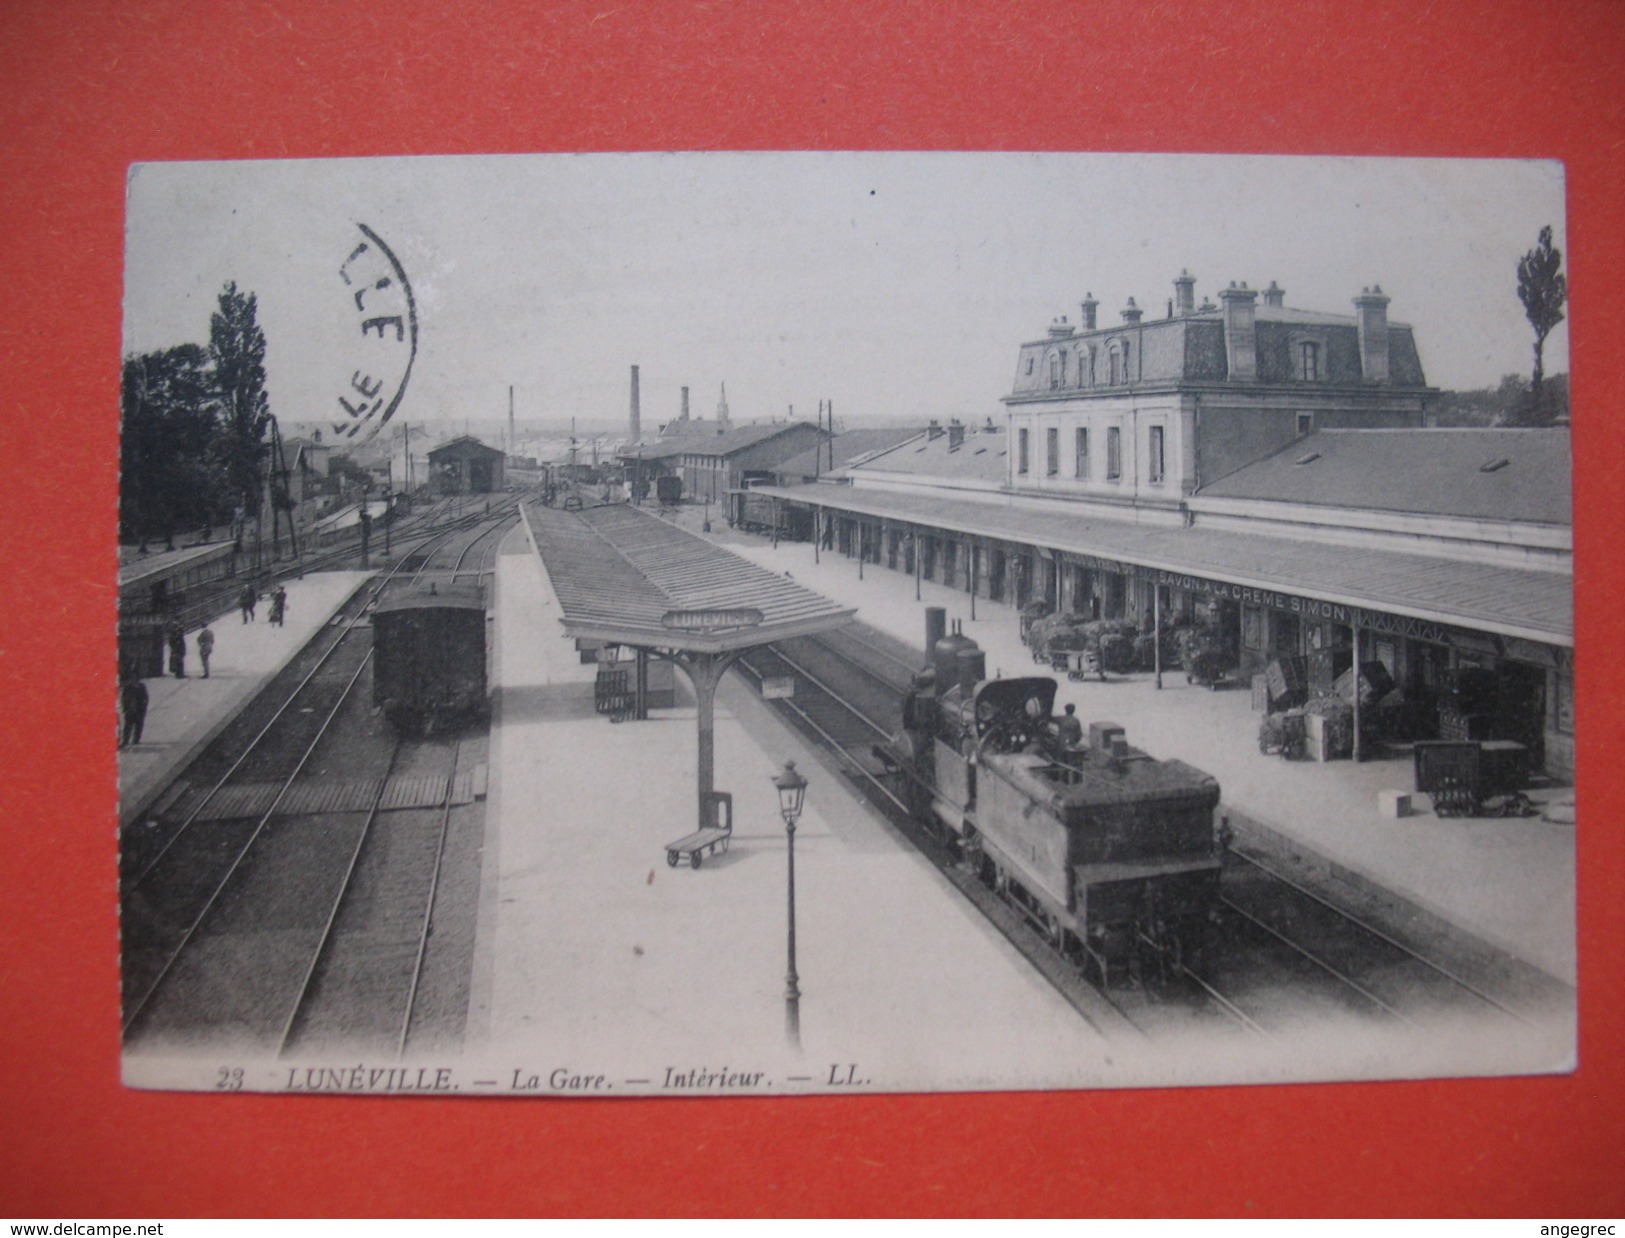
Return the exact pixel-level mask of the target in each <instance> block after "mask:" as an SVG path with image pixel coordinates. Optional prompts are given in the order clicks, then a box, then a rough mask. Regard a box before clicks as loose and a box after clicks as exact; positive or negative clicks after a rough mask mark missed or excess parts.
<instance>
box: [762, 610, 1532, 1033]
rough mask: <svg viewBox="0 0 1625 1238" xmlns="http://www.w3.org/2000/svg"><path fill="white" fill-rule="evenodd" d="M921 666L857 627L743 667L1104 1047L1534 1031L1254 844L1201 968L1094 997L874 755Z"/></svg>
mask: <svg viewBox="0 0 1625 1238" xmlns="http://www.w3.org/2000/svg"><path fill="white" fill-rule="evenodd" d="M911 654H912V651H909V650H908V649H907V648H906V647H905V646H903V645H901V644H900V643H899V642H896V641H893V640H892V639H891V638H889V637H886V636H884V635H882V634H880V633H875V632H872V631H870V630H867V629H864V628H863V627H862V626H861V625H856V624H854V625H851V628H850V629H848V630H843V631H840V632H835V633H828V634H825V635H822V636H817V637H808V638H802V639H800V640H796V641H790V642H784V643H782V644H781V645H776V646H770V647H768V648H766V649H763V650H757V651H752V653H751V654H749V655H747V656H746V657H743V658H741V659H740V662H739V668H740V670H741V672H742V673H743V674H744V675H745V676H746V677H747V678H749V679H752V680H754V681H755V682H757V683H759V682H760V681H761V679H763V678H765V677H768V676H782V675H787V674H788V675H794V676H795V678H796V681H797V682H796V695H795V697H793V698H791V699H789V700H778V701H775V702H774V705H775V706H776V707H777V708H778V709H779V710H780V711H781V712H783V713H784V714H785V715H787V716H788V718H789V720H790V721H791V722H792V724H793V725H795V726H796V727H797V729H799V730H801V731H802V732H803V733H804V734H805V735H807V736H808V737H809V738H810V739H811V740H812V741H813V742H814V743H815V744H817V745H819V746H820V747H821V749H822V750H823V752H824V754H825V756H826V759H827V760H829V761H830V762H831V763H832V764H833V765H834V766H835V767H836V768H838V769H840V770H841V771H842V772H843V773H844V774H845V775H846V776H847V777H848V778H849V780H850V781H851V782H852V783H853V784H854V785H855V786H856V787H857V789H858V790H859V791H860V792H861V793H862V794H863V795H864V797H865V798H866V799H867V800H868V801H869V802H870V803H871V804H872V805H873V806H874V807H875V808H876V809H877V810H878V811H879V812H880V813H881V814H882V815H883V816H884V818H885V819H886V820H887V821H888V822H889V823H890V824H891V825H892V826H893V828H895V829H896V830H897V831H898V832H899V833H900V834H901V835H902V836H903V837H905V838H907V839H908V840H909V841H910V842H911V843H912V844H913V845H915V846H916V847H917V848H918V849H919V850H920V851H921V852H922V853H923V854H925V855H926V856H927V858H929V859H930V860H931V862H932V863H933V864H934V865H935V866H936V868H937V869H938V871H939V872H941V873H942V875H943V876H944V877H945V878H946V879H947V880H948V881H949V882H950V883H951V884H953V885H954V886H955V887H956V888H957V889H959V890H960V892H961V893H962V894H964V895H965V896H966V897H967V898H968V899H969V900H970V901H971V902H972V903H973V904H974V905H975V906H976V907H977V908H978V909H979V910H980V911H982V912H983V914H984V915H986V916H987V917H988V918H989V920H990V921H992V922H993V923H994V924H995V925H996V926H997V927H998V928H999V930H1000V932H1001V933H1002V934H1003V935H1004V936H1005V937H1006V938H1007V939H1008V940H1009V941H1010V942H1011V943H1012V944H1013V945H1014V946H1015V948H1016V949H1017V950H1018V951H1019V952H1020V953H1021V954H1022V956H1023V957H1024V958H1026V959H1027V960H1028V961H1029V962H1030V963H1031V964H1032V965H1033V966H1034V967H1035V968H1037V970H1038V971H1039V972H1040V973H1041V974H1043V975H1044V976H1045V977H1046V979H1048V980H1049V981H1050V983H1051V984H1052V985H1054V986H1055V988H1056V989H1057V990H1058V991H1059V992H1060V993H1061V995H1062V996H1063V997H1064V998H1065V999H1066V1000H1067V1001H1068V1002H1069V1003H1070V1004H1071V1005H1072V1006H1073V1007H1074V1009H1076V1010H1078V1012H1079V1013H1080V1014H1081V1015H1083V1017H1084V1018H1085V1019H1087V1020H1088V1021H1089V1022H1090V1023H1091V1024H1093V1025H1094V1026H1095V1027H1096V1028H1097V1029H1098V1030H1100V1031H1102V1032H1103V1033H1104V1034H1107V1035H1113V1034H1124V1033H1127V1034H1130V1035H1135V1036H1143V1037H1146V1038H1149V1039H1153V1040H1159V1039H1163V1038H1171V1037H1175V1036H1178V1035H1182V1034H1184V1033H1187V1032H1190V1031H1192V1030H1200V1031H1203V1032H1204V1033H1211V1032H1214V1031H1229V1032H1233V1033H1237V1034H1240V1035H1243V1036H1246V1037H1251V1038H1257V1039H1262V1040H1265V1041H1268V1040H1272V1039H1274V1038H1276V1037H1278V1036H1283V1035H1289V1034H1291V1033H1292V1032H1293V1031H1294V1030H1295V1029H1297V1028H1299V1027H1301V1026H1307V1025H1314V1026H1321V1027H1323V1026H1325V1024H1326V1020H1327V1019H1335V1020H1340V1021H1344V1022H1347V1021H1350V1020H1353V1021H1364V1022H1370V1023H1373V1024H1377V1025H1383V1024H1388V1025H1393V1026H1395V1027H1400V1028H1410V1029H1414V1028H1415V1027H1416V1026H1418V1024H1419V1023H1420V1022H1422V1021H1425V1020H1427V1019H1428V1018H1430V1017H1432V1016H1435V1015H1440V1014H1452V1015H1453V1014H1460V1013H1463V1012H1470V1013H1473V1014H1475V1015H1477V1014H1483V1015H1488V1016H1491V1017H1493V1018H1495V1019H1501V1020H1508V1021H1515V1022H1524V1021H1526V1019H1525V1016H1524V1014H1522V1013H1520V1011H1519V1010H1518V1009H1517V1008H1516V1005H1515V1004H1514V1003H1512V1002H1509V1001H1506V1000H1503V999H1502V998H1501V997H1499V996H1497V995H1496V994H1495V993H1494V992H1492V991H1491V988H1492V987H1493V986H1492V985H1490V984H1488V983H1486V982H1483V981H1481V980H1477V979H1475V978H1473V977H1471V976H1469V975H1466V974H1462V972H1461V971H1460V970H1459V969H1453V968H1451V967H1449V966H1446V965H1442V964H1440V963H1438V962H1434V961H1431V960H1429V959H1428V958H1427V957H1425V956H1424V955H1423V954H1422V953H1421V952H1420V951H1419V950H1418V949H1416V948H1415V947H1414V946H1412V945H1408V944H1406V943H1404V942H1402V941H1400V940H1399V939H1398V938H1397V937H1396V936H1395V935H1393V934H1391V933H1388V932H1386V931H1385V930H1384V929H1383V928H1382V927H1380V926H1379V925H1377V924H1375V923H1370V922H1367V921H1365V920H1362V919H1361V918H1360V917H1359V916H1358V915H1356V914H1354V913H1352V912H1350V911H1349V910H1347V909H1345V908H1342V907H1339V906H1334V905H1333V904H1332V903H1330V902H1328V901H1327V900H1326V899H1325V898H1324V897H1322V896H1321V895H1318V894H1316V893H1314V892H1313V891H1312V890H1310V889H1308V888H1307V887H1305V886H1303V885H1302V884H1300V883H1297V882H1295V881H1293V880H1291V879H1290V878H1289V877H1288V876H1287V875H1286V874H1283V873H1281V872H1279V871H1277V870H1276V869H1274V868H1273V867H1272V866H1271V865H1270V864H1269V863H1268V862H1267V861H1266V860H1265V859H1264V858H1262V857H1260V856H1258V855H1255V854H1252V853H1250V852H1248V851H1247V850H1245V849H1244V848H1239V847H1232V848H1230V849H1229V850H1228V851H1227V853H1226V855H1225V875H1224V884H1223V888H1224V891H1225V897H1224V901H1223V905H1222V910H1221V913H1220V918H1219V921H1220V922H1219V924H1218V925H1217V926H1216V928H1215V930H1214V936H1213V939H1212V940H1211V942H1210V943H1209V946H1208V948H1207V949H1205V950H1203V951H1202V952H1201V954H1200V955H1199V957H1197V958H1195V959H1191V960H1179V961H1169V962H1168V963H1167V964H1166V965H1165V966H1163V967H1162V968H1160V969H1159V970H1158V974H1155V975H1137V976H1135V977H1134V978H1133V980H1132V982H1131V983H1132V987H1128V988H1113V989H1111V990H1102V989H1099V988H1097V987H1095V986H1094V985H1091V984H1089V983H1088V982H1086V981H1085V980H1084V978H1083V976H1082V975H1081V973H1080V972H1079V970H1078V967H1077V963H1076V961H1075V960H1073V959H1070V958H1067V957H1065V956H1063V955H1062V954H1061V953H1060V952H1059V951H1057V950H1056V948H1055V947H1054V946H1053V945H1052V943H1051V940H1050V934H1049V932H1048V931H1047V929H1048V926H1046V925H1045V924H1044V923H1042V922H1041V920H1040V918H1039V917H1038V916H1037V915H1036V914H1034V913H1033V911H1032V910H1031V909H1030V908H1028V907H1026V906H1024V905H1023V904H1022V903H1021V902H1019V901H1012V900H1009V899H1006V898H1004V897H1001V896H1000V895H999V894H998V893H996V892H995V891H994V890H993V889H992V888H990V886H989V885H987V884H984V882H983V881H982V880H980V879H979V878H978V877H977V876H975V875H973V874H971V873H969V872H967V871H966V870H965V868H964V866H962V865H961V864H960V863H959V862H958V856H957V850H956V849H955V848H953V847H952V846H951V845H950V844H949V842H948V841H947V840H946V839H944V838H943V837H942V836H941V835H940V834H939V833H938V832H937V831H935V830H934V829H932V828H931V827H930V826H929V825H923V824H922V823H920V822H918V821H916V820H915V819H914V818H913V817H912V815H911V814H910V812H909V810H908V807H907V805H906V804H905V803H904V801H903V800H902V798H901V797H900V796H899V795H898V794H897V793H896V791H895V790H894V789H893V787H892V786H891V785H890V783H889V782H888V780H887V778H886V775H885V772H884V770H883V769H882V768H881V766H880V762H879V761H878V760H877V759H876V758H874V757H873V755H872V754H871V753H870V747H871V746H872V745H873V744H875V743H879V742H882V741H884V740H887V739H890V738H891V736H892V735H893V734H895V732H896V730H897V726H898V723H899V721H900V716H901V701H902V695H903V693H904V692H905V691H906V689H907V686H908V681H909V677H910V675H911V674H912V673H913V671H914V669H915V666H916V662H917V661H918V657H919V655H917V654H912V656H911Z"/></svg>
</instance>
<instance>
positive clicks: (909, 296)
mask: <svg viewBox="0 0 1625 1238" xmlns="http://www.w3.org/2000/svg"><path fill="white" fill-rule="evenodd" d="M1577 226H1578V225H1577ZM1568 277H1569V253H1568V238H1567V236H1566V233H1565V182H1564V170H1563V167H1562V165H1561V164H1558V163H1555V162H1542V161H1517V160H1492V159H1481V160H1474V159H1421V158H1410V159H1397V158H1352V157H1351V158H1335V157H1327V156H1314V157H1308V156H1299V157H1284V156H1251V155H1171V154H1163V155H1149V154H1148V155H1132V154H1085V153H1078V154H1069V153H975V154H971V153H966V154H942V153H931V154H927V153H920V154H909V153H884V154H879V153H805V152H802V153H795V152H786V153H728V154H716V153H711V154H707V153H646V154H581V155H569V154H551V155H534V156H528V155H501V156H498V155H492V156H457V157H451V156H445V157H415V158H407V157H401V158H371V159H326V160H286V161H278V160H263V161H253V162H246V161H245V162H212V163H211V162H190V163H188V162H174V163H140V164H136V165H134V166H132V167H131V168H130V173H129V179H128V187H127V234H126V251H125V288H124V331H123V344H122V358H121V360H122V368H121V389H120V394H121V399H122V404H121V433H120V452H121V456H120V483H119V509H118V538H119V552H118V564H119V566H118V674H117V697H118V699H117V702H116V705H117V710H118V718H119V727H118V733H117V742H118V747H119V766H118V778H119V822H118V841H119V857H118V865H119V881H118V900H119V914H120V941H119V953H120V979H121V983H122V1007H121V1020H122V1045H123V1057H122V1073H123V1079H124V1082H125V1083H126V1084H127V1085H129V1086H131V1087H136V1088H146V1089H172V1090H185V1091H219V1092H240V1091H247V1092H279V1093H345V1094H354V1093H365V1094H374V1095H385V1094H390V1095H420V1096H421V1095H425V1094H432V1095H448V1094H457V1095H487V1094H489V1095H513V1096H527V1097H538V1098H540V1097H552V1098H558V1097H589V1096H590V1097H597V1098H606V1097H615V1096H664V1097H678V1096H680V1097H712V1096H750V1095H772V1096H794V1095H799V1094H824V1095H830V1094H839V1095H847V1094H864V1093H898V1092H933V1091H1001V1090H1038V1089H1097V1088H1143V1087H1176V1086H1180V1087H1183V1086H1192V1085H1226V1084H1260V1083H1296V1082H1306V1081H1328V1080H1383V1079H1421V1078H1452V1077H1458V1078H1460V1077H1483V1076H1508V1075H1531V1074H1553V1073H1564V1072H1569V1071H1572V1070H1574V1069H1575V1067H1576V1065H1577V1056H1576V1054H1577V1041H1576V1011H1577V1004H1578V999H1577V976H1578V970H1579V969H1578V963H1577V958H1576V953H1577V951H1576V879H1575V821H1576V807H1575V795H1574V789H1573V782H1574V768H1575V734H1574V731H1575V727H1574V718H1575V703H1574V682H1575V679H1574V661H1575V651H1574V604H1573V577H1574V572H1573V536H1572V525H1573V520H1572V500H1571V451H1570V434H1569V361H1568V331H1567V315H1568V298H1567V281H1568Z"/></svg>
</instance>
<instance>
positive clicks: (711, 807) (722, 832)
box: [666, 791, 734, 868]
mask: <svg viewBox="0 0 1625 1238" xmlns="http://www.w3.org/2000/svg"><path fill="white" fill-rule="evenodd" d="M705 803H706V813H705V819H706V820H708V821H710V822H711V824H710V825H708V826H706V827H705V828H704V829H699V830H695V831H694V832H693V833H692V834H684V835H683V836H682V837H681V838H679V839H677V840H676V841H675V842H669V843H667V844H666V863H667V864H668V865H669V866H670V867H672V868H676V867H677V866H678V865H679V864H681V863H682V862H683V861H684V860H687V861H688V866H689V867H690V868H698V867H699V866H700V865H701V863H703V862H704V858H705V857H706V856H708V855H721V854H724V853H725V852H726V851H727V850H728V843H729V842H730V841H731V840H732V838H733V832H734V797H733V793H732V792H731V791H713V792H711V793H710V794H709V795H708V796H707V797H706V802H705Z"/></svg>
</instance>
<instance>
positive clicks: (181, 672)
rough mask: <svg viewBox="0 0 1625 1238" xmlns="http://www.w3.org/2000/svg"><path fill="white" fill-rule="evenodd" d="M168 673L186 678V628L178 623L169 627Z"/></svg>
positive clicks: (179, 677)
mask: <svg viewBox="0 0 1625 1238" xmlns="http://www.w3.org/2000/svg"><path fill="white" fill-rule="evenodd" d="M169 673H170V674H172V675H174V676H175V678H176V679H185V678H186V629H185V628H183V627H181V625H180V624H178V623H177V624H173V625H172V626H171V627H170V629H169Z"/></svg>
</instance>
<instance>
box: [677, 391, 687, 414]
mask: <svg viewBox="0 0 1625 1238" xmlns="http://www.w3.org/2000/svg"><path fill="white" fill-rule="evenodd" d="M677 420H678V421H687V420H688V388H687V387H684V388H683V411H682V412H681V413H679V414H678V417H677Z"/></svg>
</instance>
